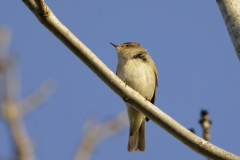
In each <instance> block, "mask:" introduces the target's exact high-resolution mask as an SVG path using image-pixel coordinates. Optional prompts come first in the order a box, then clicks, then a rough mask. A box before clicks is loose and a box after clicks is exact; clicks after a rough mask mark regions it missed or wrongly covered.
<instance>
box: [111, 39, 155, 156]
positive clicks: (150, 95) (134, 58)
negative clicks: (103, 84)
mask: <svg viewBox="0 0 240 160" xmlns="http://www.w3.org/2000/svg"><path fill="white" fill-rule="evenodd" d="M110 44H111V45H113V46H114V47H115V48H116V50H117V57H118V65H117V71H116V75H117V76H118V77H119V78H120V79H121V80H122V81H124V82H125V83H126V85H128V86H130V87H131V88H132V89H134V90H135V91H137V92H138V93H139V94H141V95H142V96H143V97H144V98H145V99H146V100H148V101H150V102H151V103H152V104H154V103H155V97H156V88H157V86H158V72H157V69H156V66H155V64H154V62H153V60H152V58H151V57H150V56H149V54H148V52H147V50H146V49H144V48H143V47H142V46H141V45H140V43H137V42H126V43H122V44H119V45H117V44H114V43H111V42H110ZM125 103H126V106H127V112H128V118H129V123H130V131H129V139H128V147H127V150H128V151H129V152H133V151H137V150H139V151H141V152H143V151H144V150H145V148H146V144H145V122H146V121H148V120H149V119H148V118H147V117H146V116H145V115H144V114H142V113H141V112H139V111H138V110H136V109H135V108H134V107H133V106H132V105H131V104H129V103H127V102H125Z"/></svg>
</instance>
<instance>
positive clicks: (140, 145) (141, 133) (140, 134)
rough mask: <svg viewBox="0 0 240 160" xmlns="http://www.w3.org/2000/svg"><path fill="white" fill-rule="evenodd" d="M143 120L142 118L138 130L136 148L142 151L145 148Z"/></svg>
mask: <svg viewBox="0 0 240 160" xmlns="http://www.w3.org/2000/svg"><path fill="white" fill-rule="evenodd" d="M145 146H146V145H145V121H144V120H143V122H142V124H141V126H140V128H139V131H138V147H137V148H138V150H139V151H141V152H143V151H144V150H145Z"/></svg>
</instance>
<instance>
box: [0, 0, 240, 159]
mask: <svg viewBox="0 0 240 160" xmlns="http://www.w3.org/2000/svg"><path fill="white" fill-rule="evenodd" d="M46 3H47V4H48V6H49V7H50V8H51V9H52V11H53V12H54V14H55V15H56V16H57V17H58V18H59V20H60V21H61V22H62V23H63V24H64V25H65V26H66V27H67V28H68V29H69V30H71V31H72V32H73V33H74V34H75V35H76V36H77V37H78V38H79V39H80V40H81V41H82V42H83V43H84V44H86V45H87V46H88V47H89V48H90V49H91V50H92V51H93V52H94V53H95V54H96V55H97V56H98V57H99V58H100V59H101V60H102V61H103V62H104V63H105V64H106V65H107V66H108V67H109V68H110V69H111V70H112V71H114V72H115V70H116V65H117V56H116V50H115V49H114V48H113V47H112V46H111V45H110V44H109V42H113V43H116V44H119V43H123V42H128V41H133V42H140V43H141V45H142V46H143V47H144V48H146V49H147V50H148V52H149V54H150V55H151V57H152V58H153V60H154V61H155V64H156V66H157V69H158V74H159V82H158V84H159V87H158V89H157V97H156V106H158V107H159V108H160V109H161V110H163V111H164V112H165V113H167V114H168V115H170V116H171V117H172V118H174V119H175V120H177V121H178V122H179V123H181V124H182V125H183V126H185V127H186V128H194V130H195V132H196V134H197V135H199V136H201V137H202V129H201V126H200V124H199V122H198V121H199V120H200V118H201V117H200V111H201V110H202V109H206V110H208V112H209V117H210V119H211V120H212V122H213V124H212V126H211V129H210V131H211V138H210V142H211V143H213V144H215V145H217V146H219V147H221V148H223V149H225V150H227V151H230V152H232V153H235V154H237V155H240V151H239V144H240V139H239V134H240V128H239V125H238V123H239V121H240V116H239V113H240V107H239V105H240V97H239V96H240V83H239V81H240V74H239V71H240V63H239V60H238V58H237V56H236V53H235V51H234V48H233V45H232V43H231V40H230V38H229V35H228V33H227V29H226V27H225V24H224V21H223V19H222V16H221V13H220V11H219V9H218V5H217V3H216V2H215V1H207V0H204V1H191V0H186V1H175V2H174V3H173V2H171V1H161V2H160V1H135V0H133V1H127V0H123V1H114V2H113V1H110V0H102V1H73V0H72V1H63V0H59V1H57V2H55V1H48V0H47V1H46ZM1 4H2V5H1V6H0V15H1V16H0V25H1V26H3V25H4V26H5V27H6V26H7V27H8V28H10V30H11V35H12V36H11V40H10V42H9V43H10V46H9V47H7V48H8V52H10V53H11V54H15V55H17V57H18V63H17V67H16V68H17V70H18V75H20V86H21V93H20V96H19V99H17V100H18V101H21V100H22V99H25V98H26V97H28V96H29V95H31V94H32V93H33V92H34V91H35V90H36V89H37V88H38V87H39V86H41V84H42V82H43V81H45V80H46V79H49V78H50V79H53V80H54V81H55V85H56V87H55V88H56V89H55V93H54V94H53V95H52V96H51V97H50V98H49V99H48V100H46V101H45V102H44V103H43V104H42V105H41V107H39V108H37V109H36V110H34V111H33V112H31V113H28V114H27V115H26V116H24V118H23V122H24V124H25V128H26V130H27V133H28V135H29V138H31V142H32V145H33V146H34V155H35V157H36V159H39V160H56V159H57V160H70V159H73V157H74V156H75V154H76V152H77V148H78V146H79V144H81V143H83V141H84V140H83V139H84V138H83V137H84V132H83V131H84V129H83V128H84V126H86V121H87V119H89V117H94V119H96V121H97V123H102V124H104V123H106V122H108V121H110V120H112V119H114V118H116V117H117V116H118V115H119V114H120V113H122V111H124V110H125V104H124V102H123V101H122V99H121V98H119V97H118V96H117V95H116V94H115V93H114V92H113V91H112V90H111V89H109V88H108V87H107V86H106V85H105V84H104V83H103V82H102V81H101V80H100V79H99V78H98V77H97V76H96V75H95V74H94V73H93V72H92V71H91V70H90V69H89V68H87V67H86V66H85V65H84V64H83V63H82V62H81V61H80V60H79V59H78V58H77V57H76V56H75V55H74V54H73V53H71V51H69V50H68V49H67V48H66V47H65V46H64V45H63V44H62V43H61V42H60V41H59V40H58V39H57V38H56V37H55V36H54V35H53V34H52V33H50V32H49V31H48V30H47V29H46V28H45V27H44V26H43V25H42V24H40V23H39V21H38V20H37V19H36V17H35V16H34V15H33V14H32V12H31V11H30V10H29V9H28V8H27V7H26V6H25V4H24V3H23V2H22V1H15V2H14V3H13V2H11V1H3V2H2V3H1ZM0 87H1V88H0V90H1V89H3V88H4V86H3V85H1V86H0ZM123 119H124V118H123ZM125 121H126V117H125ZM125 121H124V123H125ZM90 126H91V125H90ZM85 128H86V127H85ZM128 134H129V130H128V127H126V126H124V125H123V126H122V129H121V130H120V131H119V132H117V134H114V135H112V136H109V137H107V138H106V139H104V140H103V141H101V143H99V144H98V145H97V146H96V148H95V149H94V151H93V152H92V154H91V157H90V159H92V160H99V159H107V160H109V159H115V160H120V159H125V160H130V159H131V160H132V159H138V160H145V159H168V160H174V159H186V160H188V159H189V160H191V159H195V160H202V159H206V158H204V157H202V156H201V155H199V154H197V153H195V152H194V151H192V150H191V149H189V148H188V147H186V146H185V145H184V144H182V143H181V142H179V141H178V140H177V139H175V138H174V137H173V136H171V135H170V134H168V133H167V132H166V131H165V130H163V129H161V128H160V127H158V126H157V125H156V124H154V123H153V122H152V121H149V122H148V123H147V128H146V147H147V148H146V151H145V152H143V153H141V152H133V153H129V152H128V151H127V141H128ZM0 157H4V158H5V159H6V158H11V157H14V151H13V141H12V139H11V136H10V131H9V128H8V125H7V123H6V122H5V121H4V120H3V119H2V118H1V121H0ZM4 158H2V159H4Z"/></svg>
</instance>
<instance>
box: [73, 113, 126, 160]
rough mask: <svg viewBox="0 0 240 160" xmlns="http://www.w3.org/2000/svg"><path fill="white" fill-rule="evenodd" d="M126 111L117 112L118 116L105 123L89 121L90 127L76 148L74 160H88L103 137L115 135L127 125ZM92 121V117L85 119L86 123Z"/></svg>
mask: <svg viewBox="0 0 240 160" xmlns="http://www.w3.org/2000/svg"><path fill="white" fill-rule="evenodd" d="M127 119H128V118H127V113H126V111H124V112H122V113H120V114H119V116H118V117H117V118H115V119H113V120H110V121H108V122H106V123H103V124H99V123H96V122H95V123H91V127H90V128H89V129H88V130H87V132H86V133H85V134H84V136H83V138H82V142H81V143H80V146H79V147H78V149H77V154H76V156H75V158H74V160H89V159H90V156H91V154H92V153H93V151H94V149H95V148H96V146H97V145H98V144H99V143H100V141H102V140H103V139H105V138H107V137H109V136H112V135H115V134H116V133H118V132H120V131H121V130H122V129H123V128H125V127H126V126H127V125H128V122H127ZM89 121H90V122H92V119H90V120H87V121H86V123H89Z"/></svg>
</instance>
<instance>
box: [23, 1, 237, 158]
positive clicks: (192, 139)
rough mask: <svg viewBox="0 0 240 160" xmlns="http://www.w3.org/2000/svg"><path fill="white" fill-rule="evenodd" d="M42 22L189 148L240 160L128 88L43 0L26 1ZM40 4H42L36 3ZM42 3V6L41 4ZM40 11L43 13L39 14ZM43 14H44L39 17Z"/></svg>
mask: <svg viewBox="0 0 240 160" xmlns="http://www.w3.org/2000/svg"><path fill="white" fill-rule="evenodd" d="M22 1H23V2H24V3H25V4H26V5H27V7H28V8H29V9H30V10H31V11H32V12H33V14H35V16H36V17H37V18H38V20H39V21H40V22H41V23H42V24H43V25H44V26H45V27H46V28H47V29H48V30H49V31H51V32H52V33H53V34H54V35H55V36H56V37H57V38H58V39H59V40H60V41H62V43H63V44H64V45H65V46H67V47H68V48H69V49H70V50H71V51H72V52H73V53H74V54H75V55H76V56H77V57H78V58H79V59H81V60H82V61H83V62H84V63H85V64H86V65H87V66H88V67H89V68H90V69H91V70H92V71H93V72H94V73H95V74H96V75H97V76H98V77H99V78H100V79H101V80H102V81H103V82H104V83H106V84H107V85H108V86H109V87H110V88H111V89H112V90H113V91H114V92H115V93H116V94H118V95H119V96H120V97H121V98H124V97H127V99H128V103H130V104H132V105H133V106H135V108H136V109H137V110H139V111H140V112H142V113H143V114H145V115H146V116H147V117H149V118H150V119H151V120H153V121H154V122H155V123H156V124H158V125H159V126H161V127H162V128H163V129H165V130H166V131H167V132H169V133H170V134H172V135H173V136H174V137H176V138H177V139H178V140H180V141H181V142H183V143H184V144H185V145H187V146H188V147H189V148H191V149H193V150H194V151H196V152H198V153H200V154H202V155H203V156H205V157H207V158H210V159H217V160H237V159H238V160H240V157H238V156H236V155H234V154H232V153H230V152H227V151H225V150H223V149H221V148H219V147H217V146H214V145H212V144H211V143H209V142H207V141H205V140H203V139H202V138H200V137H198V136H196V135H195V134H193V133H191V132H190V131H189V130H188V129H186V128H185V127H183V126H182V125H180V124H179V123H178V122H177V121H175V120H174V119H172V118H171V117H169V116H168V115H167V114H165V113H164V112H162V111H161V110H160V109H159V108H157V107H156V106H154V105H153V104H152V103H150V102H149V101H147V100H145V99H144V98H143V97H142V96H141V95H140V94H138V93H137V92H135V91H134V90H133V89H132V88H130V87H128V86H127V85H125V83H124V82H123V81H122V80H120V79H119V78H118V77H117V76H116V75H115V74H114V73H113V72H112V71H111V70H110V69H109V68H108V67H107V66H106V65H105V64H104V63H103V62H102V61H101V60H100V59H99V58H98V57H97V56H96V55H95V54H94V53H93V52H92V51H91V50H90V49H88V48H87V47H86V46H85V45H84V44H83V43H82V42H81V41H80V40H79V39H78V38H77V37H76V36H75V35H73V34H72V33H71V32H70V31H69V30H68V29H67V28H66V27H65V26H64V25H63V24H62V23H61V22H60V21H59V20H58V19H57V18H56V17H55V15H54V14H53V12H52V11H51V10H50V8H49V7H48V6H47V5H46V4H45V3H43V2H44V1H43V0H22ZM35 2H38V3H35ZM40 2H41V5H38V4H39V3H40ZM39 11H40V12H39ZM38 13H41V14H38Z"/></svg>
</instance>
